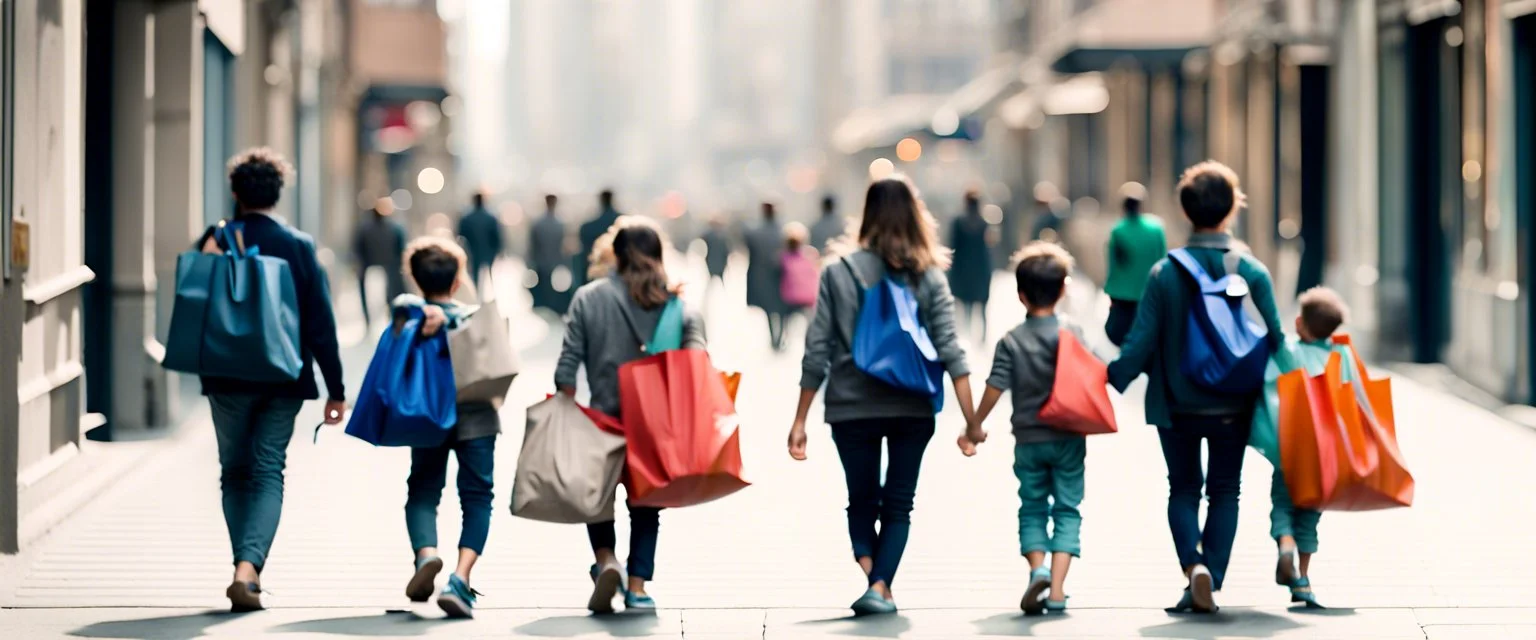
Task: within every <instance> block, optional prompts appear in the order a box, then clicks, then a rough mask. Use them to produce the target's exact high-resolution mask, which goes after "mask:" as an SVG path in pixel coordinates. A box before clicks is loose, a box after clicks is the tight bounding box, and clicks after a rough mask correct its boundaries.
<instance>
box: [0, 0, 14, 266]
mask: <svg viewBox="0 0 1536 640" xmlns="http://www.w3.org/2000/svg"><path fill="white" fill-rule="evenodd" d="M15 19H16V3H14V2H7V1H6V0H0V274H3V275H4V278H5V279H6V280H9V279H10V278H11V156H12V154H11V144H12V141H11V139H12V137H13V136H12V135H11V134H12V119H13V116H14V111H13V109H12V106H13V103H14V102H15V96H14V95H12V93H13V91H12V86H11V85H12V83H13V81H14V78H13V77H12V75H13V74H12V73H11V69H12V67H13V65H14V64H15V56H13V55H12V52H11V47H12V46H13V45H14V43H15V41H16V39H15V38H13V37H11V36H12V33H13V32H14V31H15V28H16V27H15Z"/></svg>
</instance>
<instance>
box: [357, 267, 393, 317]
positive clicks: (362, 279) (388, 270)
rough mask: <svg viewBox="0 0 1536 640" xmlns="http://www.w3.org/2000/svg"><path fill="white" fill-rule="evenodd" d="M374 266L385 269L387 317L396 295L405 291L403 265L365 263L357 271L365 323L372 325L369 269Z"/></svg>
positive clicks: (358, 293)
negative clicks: (369, 309)
mask: <svg viewBox="0 0 1536 640" xmlns="http://www.w3.org/2000/svg"><path fill="white" fill-rule="evenodd" d="M373 267H379V268H381V269H384V296H385V298H384V307H385V314H386V317H387V316H388V313H389V311H388V308H389V305H392V304H394V303H395V297H397V296H399V295H400V294H402V293H405V274H404V273H402V272H401V271H400V269H401V265H398V264H394V265H389V264H385V265H364V266H363V267H362V268H361V269H358V271H357V297H358V298H360V299H361V300H362V301H363V323H364V324H368V325H371V324H372V320H371V319H370V318H369V316H370V314H369V313H368V270H369V269H371V268H373Z"/></svg>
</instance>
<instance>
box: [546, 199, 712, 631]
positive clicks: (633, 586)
mask: <svg viewBox="0 0 1536 640" xmlns="http://www.w3.org/2000/svg"><path fill="white" fill-rule="evenodd" d="M621 220H624V223H622V224H621V225H619V226H617V228H616V229H615V230H614V231H613V232H612V233H610V234H604V240H603V241H601V242H599V241H597V240H594V244H597V245H599V246H603V245H609V246H611V248H612V256H613V262H614V270H613V272H611V273H610V274H609V275H605V276H597V277H595V278H594V279H593V281H592V282H590V283H588V284H587V285H585V286H583V287H582V288H581V289H580V290H578V291H577V292H576V298H575V300H573V301H572V302H571V310H570V313H569V314H567V316H566V324H565V339H564V342H563V344H562V346H561V349H560V359H559V362H558V364H557V366H556V368H555V387H556V388H557V389H559V390H560V392H561V393H564V394H566V395H569V396H572V397H574V396H575V394H576V375H577V372H578V370H580V369H582V368H583V367H584V368H585V370H586V372H587V374H586V375H587V386H588V388H590V389H591V393H592V399H591V405H592V408H593V409H596V410H597V411H601V412H603V413H605V414H608V415H610V416H614V417H619V418H621V419H622V415H621V413H620V411H621V409H622V406H621V404H620V402H619V377H618V370H619V367H620V366H622V365H623V364H625V363H627V362H630V361H633V360H638V359H640V358H643V357H646V355H647V354H646V353H644V352H643V351H642V348H641V344H643V343H644V342H646V341H649V340H650V339H651V337H652V336H653V335H654V332H655V331H656V325H657V323H659V322H660V321H661V318H662V308H663V307H664V306H666V304H667V302H668V301H670V300H671V299H672V298H673V297H675V296H676V293H677V289H676V287H673V286H671V285H670V284H669V282H668V279H667V272H666V269H665V267H664V264H663V260H664V253H665V249H664V243H665V242H666V240H665V239H664V237H663V235H664V234H662V233H661V231H660V227H659V226H658V225H656V223H655V222H654V221H651V220H648V219H643V218H637V217H634V216H625V217H624V218H622V219H621ZM610 243H611V244H610ZM605 260H606V258H605ZM637 334H640V335H637ZM682 336H683V337H682V347H683V348H685V349H703V348H705V339H704V321H703V319H702V318H700V317H699V316H698V314H696V313H693V312H692V311H688V312H685V313H684V314H683V328H682ZM637 338H638V339H637ZM628 510H629V562H628V565H627V569H628V574H629V577H628V581H627V582H628V584H627V585H621V582H624V581H625V579H624V575H625V572H626V566H625V565H621V564H619V561H618V559H617V556H616V554H615V547H616V546H617V542H618V540H617V535H616V533H615V531H614V523H613V521H612V520H610V521H608V522H599V523H594V524H589V525H587V537H588V539H589V540H590V542H591V543H592V553H593V556H594V557H595V559H596V563H595V564H594V565H592V570H591V574H590V575H591V578H592V583H593V589H592V596H591V598H590V599H589V600H588V601H587V608H588V609H589V610H591V611H592V612H594V613H612V612H613V609H614V608H613V598H614V596H615V595H618V594H619V593H620V592H622V593H623V595H624V607H625V609H626V610H629V611H637V610H638V611H649V610H654V609H655V608H656V602H655V600H653V599H652V598H651V596H650V595H648V594H646V592H645V586H646V582H648V581H649V580H650V579H651V578H652V577H653V575H654V572H655V567H656V539H657V535H658V531H659V528H660V526H661V525H660V517H661V510H660V509H658V508H655V507H642V506H638V505H634V504H630V505H628Z"/></svg>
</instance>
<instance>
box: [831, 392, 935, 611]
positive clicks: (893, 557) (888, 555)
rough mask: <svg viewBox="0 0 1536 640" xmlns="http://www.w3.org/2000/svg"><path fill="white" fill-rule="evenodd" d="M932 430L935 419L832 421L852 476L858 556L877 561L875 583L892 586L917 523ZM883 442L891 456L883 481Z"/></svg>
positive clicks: (851, 522) (852, 531) (851, 520)
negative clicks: (914, 511)
mask: <svg viewBox="0 0 1536 640" xmlns="http://www.w3.org/2000/svg"><path fill="white" fill-rule="evenodd" d="M933 431H934V420H933V418H877V419H870V420H850V421H847V422H839V423H837V424H834V425H832V441H833V442H834V443H836V444H837V455H838V457H839V458H841V459H842V461H843V474H844V476H845V477H846V479H847V481H848V538H849V539H850V540H851V541H852V542H853V557H854V558H856V559H857V558H869V559H871V560H873V561H874V570H873V571H870V573H869V583H870V584H874V583H876V582H884V583H885V584H886V586H890V585H891V583H892V582H894V581H895V579H896V569H897V568H898V567H899V566H900V565H901V554H902V553H903V552H904V551H906V548H907V534H908V532H909V531H910V530H911V528H912V501H913V499H914V497H915V496H916V494H917V475H918V471H919V470H920V469H921V468H922V463H923V452H924V451H926V450H927V448H928V441H929V440H931V439H933ZM882 442H883V443H884V444H885V448H886V453H887V457H888V461H887V464H886V470H885V482H883V483H882V482H881V481H880V445H881V444H882ZM877 521H878V522H879V523H880V528H879V530H878V531H876V529H875V523H876V522H877Z"/></svg>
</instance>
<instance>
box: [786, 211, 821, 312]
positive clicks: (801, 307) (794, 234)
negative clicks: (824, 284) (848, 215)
mask: <svg viewBox="0 0 1536 640" xmlns="http://www.w3.org/2000/svg"><path fill="white" fill-rule="evenodd" d="M809 238H810V230H809V229H806V228H805V225H803V224H800V223H798V222H791V223H789V224H786V225H784V254H783V255H782V256H781V257H780V258H779V273H780V274H781V277H780V279H779V299H781V300H783V301H784V310H785V313H799V312H802V311H807V310H810V309H811V308H813V307H815V306H816V287H817V285H818V284H819V282H820V279H821V265H820V264H819V263H820V259H821V254H820V253H818V252H817V251H816V250H815V249H813V248H811V246H810V245H809V244H808V243H807V240H808V239H809Z"/></svg>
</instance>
